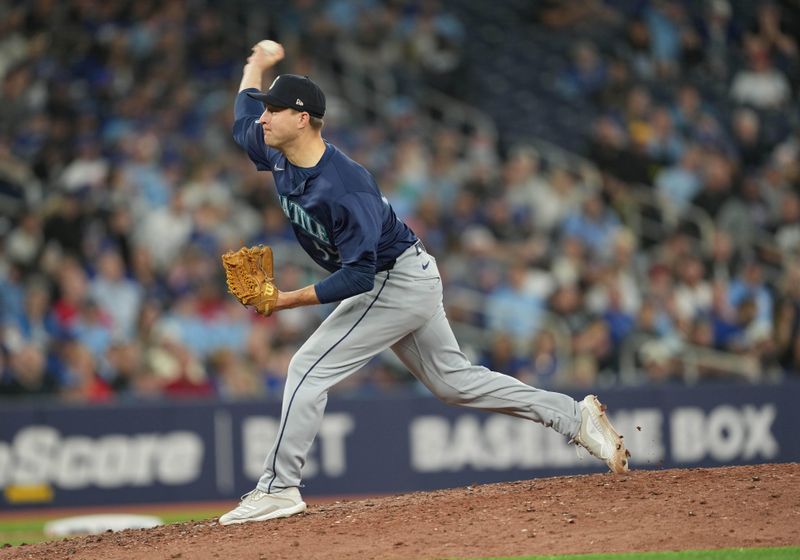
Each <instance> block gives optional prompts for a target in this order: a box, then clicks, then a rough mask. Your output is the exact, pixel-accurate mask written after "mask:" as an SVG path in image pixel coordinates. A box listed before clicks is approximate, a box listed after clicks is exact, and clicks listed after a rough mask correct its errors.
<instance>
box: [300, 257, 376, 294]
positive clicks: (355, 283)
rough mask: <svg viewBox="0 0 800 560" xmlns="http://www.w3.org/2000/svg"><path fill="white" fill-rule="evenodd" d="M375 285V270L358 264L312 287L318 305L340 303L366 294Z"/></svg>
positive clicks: (345, 268) (343, 269) (344, 268)
mask: <svg viewBox="0 0 800 560" xmlns="http://www.w3.org/2000/svg"><path fill="white" fill-rule="evenodd" d="M374 285H375V268H374V267H369V266H363V265H359V264H358V263H356V264H352V265H350V266H347V267H343V268H341V269H340V270H337V271H336V272H334V273H333V274H331V275H330V276H328V277H327V278H326V279H325V280H322V281H321V282H318V283H317V284H315V285H314V291H315V292H317V299H319V301H320V303H332V302H334V301H342V300H343V299H347V298H349V297H352V296H355V295H358V294H363V293H364V292H368V291H370V290H371V289H372V287H373V286H374Z"/></svg>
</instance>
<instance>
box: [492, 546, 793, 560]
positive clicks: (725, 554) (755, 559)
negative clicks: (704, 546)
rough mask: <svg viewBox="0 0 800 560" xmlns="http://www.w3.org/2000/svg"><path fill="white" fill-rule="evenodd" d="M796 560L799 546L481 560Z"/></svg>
mask: <svg viewBox="0 0 800 560" xmlns="http://www.w3.org/2000/svg"><path fill="white" fill-rule="evenodd" d="M728 558H732V559H733V560H798V559H800V547H789V548H724V549H719V550H684V551H680V552H629V553H625V554H574V555H573V554H570V555H567V556H524V557H523V556H515V557H507V558H485V559H483V560H723V559H724V560H727V559H728Z"/></svg>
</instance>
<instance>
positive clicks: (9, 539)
mask: <svg viewBox="0 0 800 560" xmlns="http://www.w3.org/2000/svg"><path fill="white" fill-rule="evenodd" d="M137 513H141V514H143V515H155V516H156V517H159V518H161V520H162V521H163V522H164V523H179V522H182V521H199V520H201V519H211V518H213V517H218V516H219V515H220V513H224V512H221V511H218V510H213V511H197V510H186V511H169V512H158V511H153V512H139V511H137ZM51 519H52V518H49V517H48V518H44V517H43V518H41V519H26V520H25V521H0V546H3V545H4V544H10V545H13V546H17V545H20V544H22V543H27V544H33V543H37V542H41V541H47V540H58V539H60V538H62V537H48V536H47V535H45V534H44V525H45V523H47V522H48V521H50V520H51Z"/></svg>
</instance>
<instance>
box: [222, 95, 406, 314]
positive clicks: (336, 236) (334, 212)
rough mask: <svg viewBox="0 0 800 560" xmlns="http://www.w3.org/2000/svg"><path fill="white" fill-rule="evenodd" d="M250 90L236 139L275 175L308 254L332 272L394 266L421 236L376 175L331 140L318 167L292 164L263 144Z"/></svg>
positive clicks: (238, 109) (239, 108) (240, 104)
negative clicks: (386, 195) (406, 221)
mask: <svg viewBox="0 0 800 560" xmlns="http://www.w3.org/2000/svg"><path fill="white" fill-rule="evenodd" d="M247 91H258V90H255V89H249V90H244V91H243V92H241V93H239V95H238V96H237V98H236V104H235V116H236V122H235V124H234V129H233V132H234V139H235V140H236V142H237V143H238V144H239V145H240V146H241V147H242V148H244V149H245V150H246V151H247V155H248V156H249V157H250V159H251V160H252V161H253V163H255V165H256V168H257V169H259V170H260V171H272V176H273V179H274V181H275V187H276V190H277V193H278V197H279V199H280V204H281V208H283V212H284V214H286V217H287V218H289V220H290V221H291V223H292V228H293V229H294V233H295V236H296V237H297V240H298V241H299V242H300V245H301V246H302V247H303V249H304V250H305V251H306V253H308V255H309V256H310V257H311V258H312V259H314V261H315V262H316V263H317V264H319V265H320V266H321V267H323V268H325V269H326V270H328V271H330V272H336V271H339V270H340V269H342V268H348V267H352V268H354V269H356V270H359V271H363V272H367V273H370V274H372V275H373V276H374V274H375V272H377V271H382V270H388V269H389V268H391V266H392V264H393V263H394V261H395V259H396V258H397V257H398V256H400V254H401V253H402V252H403V251H405V250H406V249H407V248H408V247H410V246H411V245H413V244H414V243H415V242H416V241H417V237H416V235H414V232H412V231H411V230H410V229H409V228H408V226H406V225H405V224H404V223H403V222H402V221H400V220H398V219H397V216H396V215H395V213H394V210H393V209H392V207H391V206H390V205H389V202H388V201H387V200H386V198H384V197H383V196H382V195H381V192H380V190H379V189H378V185H377V184H376V182H375V179H374V178H373V177H372V175H371V174H370V173H369V172H368V171H367V170H366V169H364V167H363V166H361V165H359V164H358V163H356V162H354V161H353V160H351V159H350V158H349V157H347V156H346V155H345V154H344V153H342V152H341V151H340V150H339V149H338V148H336V147H335V146H333V145H332V144H328V143H327V142H326V149H325V153H324V155H323V156H322V158H321V159H320V161H319V163H317V165H315V166H314V167H311V168H303V167H296V166H294V165H292V164H291V163H290V162H289V161H288V160H287V159H286V156H284V155H283V153H281V152H279V151H278V150H275V149H273V148H270V147H269V146H267V145H266V143H265V142H264V136H263V132H262V129H261V125H260V124H259V122H258V119H259V117H260V116H261V113H262V112H263V106H262V104H261V102H259V101H256V100H255V99H252V98H250V97H248V96H247V95H246V93H245V92H247ZM320 299H322V298H320Z"/></svg>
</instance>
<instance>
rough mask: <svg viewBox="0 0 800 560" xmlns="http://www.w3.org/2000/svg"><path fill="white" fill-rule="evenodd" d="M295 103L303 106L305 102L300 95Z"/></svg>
mask: <svg viewBox="0 0 800 560" xmlns="http://www.w3.org/2000/svg"><path fill="white" fill-rule="evenodd" d="M295 104H297V105H300V106H301V107H302V106H303V102H302V101H301V100H300V98H299V97H298V98H297V101H295Z"/></svg>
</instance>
